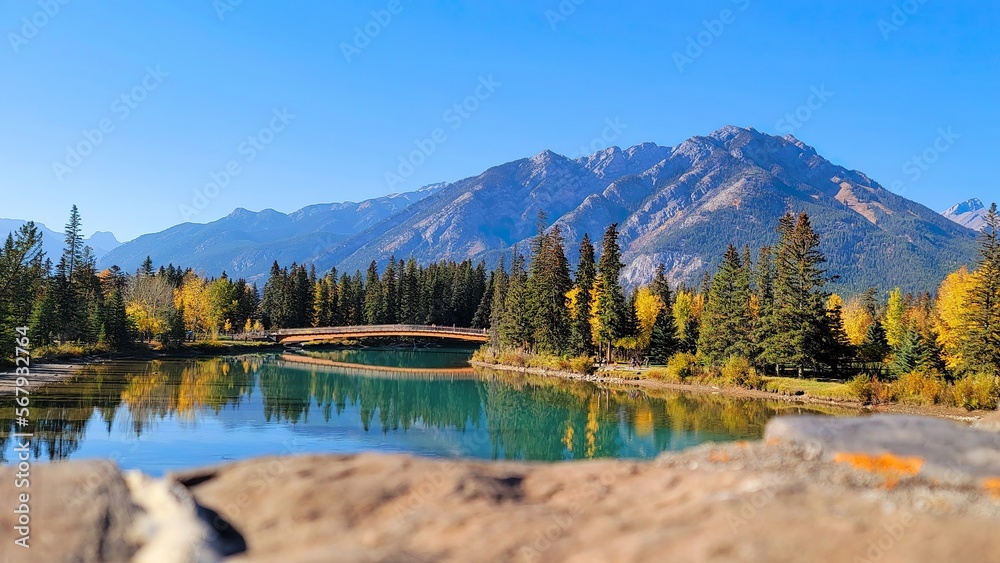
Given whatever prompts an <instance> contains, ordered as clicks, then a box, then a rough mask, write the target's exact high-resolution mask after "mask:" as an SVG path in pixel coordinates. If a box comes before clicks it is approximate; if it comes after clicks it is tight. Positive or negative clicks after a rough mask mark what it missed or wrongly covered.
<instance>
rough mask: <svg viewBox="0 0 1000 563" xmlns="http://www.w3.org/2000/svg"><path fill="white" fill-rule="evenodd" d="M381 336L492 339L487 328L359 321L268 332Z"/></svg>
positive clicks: (287, 336)
mask: <svg viewBox="0 0 1000 563" xmlns="http://www.w3.org/2000/svg"><path fill="white" fill-rule="evenodd" d="M380 336H412V337H422V338H444V339H448V340H464V341H466V342H487V341H489V339H490V336H489V332H488V331H486V330H484V329H478V328H459V327H453V326H434V325H430V326H428V325H360V326H331V327H319V328H285V329H280V330H275V331H271V332H269V333H267V337H268V338H269V339H271V340H273V341H275V342H279V343H281V344H295V343H301V342H313V341H317V340H341V339H346V338H372V337H380Z"/></svg>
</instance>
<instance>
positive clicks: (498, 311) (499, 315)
mask: <svg viewBox="0 0 1000 563" xmlns="http://www.w3.org/2000/svg"><path fill="white" fill-rule="evenodd" d="M509 284H510V276H509V275H508V274H507V270H506V268H505V267H504V258H503V256H502V255H501V256H500V262H499V263H498V264H497V267H496V269H495V270H493V300H492V302H491V303H490V344H491V345H492V346H493V347H494V348H497V347H499V346H500V345H501V339H500V325H501V324H503V319H504V311H505V309H504V308H505V307H506V303H507V288H508V286H509Z"/></svg>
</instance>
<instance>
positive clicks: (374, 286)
mask: <svg viewBox="0 0 1000 563" xmlns="http://www.w3.org/2000/svg"><path fill="white" fill-rule="evenodd" d="M383 303H384V299H383V294H382V282H381V280H380V279H379V275H378V266H377V265H376V264H375V261H374V260H372V262H371V264H369V265H368V272H367V274H366V275H365V306H364V308H365V324H369V325H377V324H382V319H383V318H384V316H385V311H384V310H383V309H382V304H383Z"/></svg>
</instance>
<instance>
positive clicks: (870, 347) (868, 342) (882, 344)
mask: <svg viewBox="0 0 1000 563" xmlns="http://www.w3.org/2000/svg"><path fill="white" fill-rule="evenodd" d="M890 351H891V348H890V347H889V340H888V339H887V338H886V336H885V328H883V327H882V322H881V321H878V320H876V321H875V322H873V323H872V324H871V326H869V327H868V331H867V332H866V333H865V339H864V341H863V342H862V343H861V346H860V347H859V349H858V360H860V361H861V362H863V363H866V364H881V363H882V362H884V361H885V358H886V357H887V356H888V355H889V352H890Z"/></svg>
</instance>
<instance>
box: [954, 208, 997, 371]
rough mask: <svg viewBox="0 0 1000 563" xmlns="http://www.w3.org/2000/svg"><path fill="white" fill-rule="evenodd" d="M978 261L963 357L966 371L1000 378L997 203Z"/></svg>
mask: <svg viewBox="0 0 1000 563" xmlns="http://www.w3.org/2000/svg"><path fill="white" fill-rule="evenodd" d="M978 246H979V247H978V255H979V257H978V259H977V260H976V270H975V272H974V273H973V280H974V281H973V284H972V288H971V290H970V291H969V296H968V307H966V310H967V313H966V314H965V318H964V321H965V323H964V324H965V334H964V335H963V337H962V341H961V348H962V358H963V360H964V362H965V366H964V368H965V371H967V372H969V373H985V374H990V375H994V376H997V375H1000V214H998V212H997V205H996V204H995V203H994V204H993V205H992V206H991V207H990V209H989V211H988V212H987V214H986V225H985V227H983V231H982V233H980V235H979V245H978Z"/></svg>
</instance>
